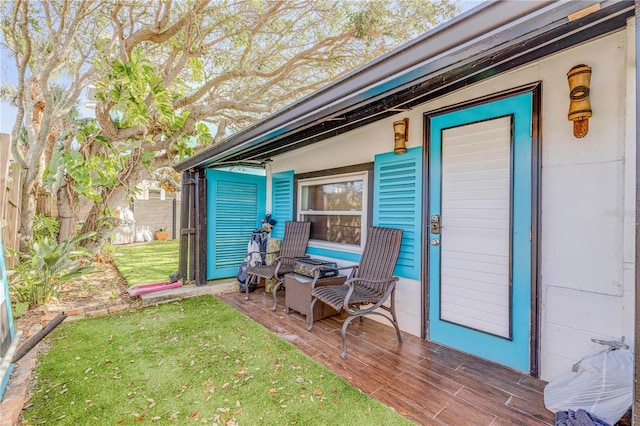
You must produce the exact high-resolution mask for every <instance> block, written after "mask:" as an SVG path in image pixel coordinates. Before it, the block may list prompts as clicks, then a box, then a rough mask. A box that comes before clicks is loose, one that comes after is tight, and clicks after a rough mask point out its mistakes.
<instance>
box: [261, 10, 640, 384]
mask: <svg viewBox="0 0 640 426" xmlns="http://www.w3.org/2000/svg"><path fill="white" fill-rule="evenodd" d="M634 31H635V30H634V28H633V21H632V20H630V21H629V27H628V28H627V31H620V32H617V33H614V34H612V35H608V36H606V37H603V38H600V39H597V40H594V41H591V42H589V43H587V44H583V45H581V46H578V47H575V48H572V49H570V50H567V51H564V52H562V53H559V54H556V55H553V56H551V57H548V58H546V59H544V60H541V61H538V62H536V63H532V64H529V65H527V66H523V67H521V68H519V69H518V70H516V71H513V72H509V73H506V74H503V75H500V76H497V77H495V78H492V79H489V80H486V81H484V82H482V83H479V84H476V85H474V86H470V87H468V88H466V89H464V90H460V91H457V92H455V93H452V94H451V95H448V96H445V97H442V98H439V99H437V100H435V101H432V102H429V103H427V104H424V105H421V106H419V107H417V108H415V109H414V110H412V111H410V112H407V113H401V114H398V115H397V116H394V117H393V118H389V119H387V120H383V121H381V122H377V123H374V124H371V125H368V126H364V127H361V128H359V129H356V130H354V131H351V132H349V133H346V134H343V135H340V136H338V137H335V138H332V139H330V140H327V141H324V142H322V143H318V144H315V145H312V146H310V147H307V148H305V149H301V150H298V151H295V152H290V153H287V154H285V155H282V156H279V157H277V158H274V161H273V163H272V165H271V171H272V172H274V173H275V172H280V171H287V170H295V172H296V173H304V172H311V171H317V170H323V169H329V168H335V167H341V166H349V165H353V164H359V163H366V162H372V161H373V158H374V155H376V154H379V153H382V152H389V151H391V150H392V149H393V132H392V126H391V122H392V121H393V120H396V119H398V118H400V117H409V118H410V127H409V143H408V146H409V147H416V146H421V145H422V144H423V140H424V119H423V115H424V113H425V112H428V111H432V110H436V109H439V108H442V107H447V106H451V105H455V104H457V103H460V102H462V101H468V100H470V99H474V98H478V97H481V96H486V95H491V94H494V93H497V92H500V91H503V90H506V89H511V88H514V87H518V86H521V85H524V84H528V83H532V82H536V81H541V82H542V112H541V120H542V132H541V136H542V163H541V164H542V168H541V199H540V204H541V231H540V233H541V234H540V253H541V256H540V259H539V263H540V265H539V266H540V276H541V282H540V285H541V289H540V295H541V297H542V303H541V312H540V322H541V324H540V325H541V329H540V339H541V341H540V347H541V354H540V356H541V358H540V359H541V365H540V367H541V370H540V371H541V376H542V378H543V379H547V380H549V379H552V378H554V377H556V376H557V375H559V374H561V373H563V372H566V371H568V370H569V369H570V367H571V365H572V364H574V363H575V362H576V361H578V360H579V359H581V358H582V357H583V356H585V355H587V354H589V353H593V352H594V351H597V350H599V347H598V345H596V344H594V343H592V342H591V341H590V338H592V337H597V338H607V339H611V338H615V339H617V338H620V336H622V335H624V336H626V339H627V342H629V343H632V339H633V336H634V333H633V330H634V329H633V324H634V297H633V295H634V287H635V278H634V259H635V241H634V232H635V231H634V230H635V224H634V223H635V207H634V205H635V162H634V161H626V162H625V158H628V159H631V160H633V159H635V133H634V129H635V106H634V105H635V99H634V94H635V45H634ZM582 63H584V64H587V65H590V66H591V67H592V70H593V74H592V79H591V102H592V107H593V117H592V118H591V119H590V120H589V134H588V135H587V136H586V137H585V138H583V139H576V138H574V137H573V135H572V126H571V122H569V121H568V120H567V110H568V84H567V77H566V73H567V71H569V69H570V68H571V67H572V66H574V65H577V64H582ZM267 199H268V200H270V197H268V198H267ZM270 208H271V207H270V206H267V210H270ZM420 297H421V296H420V282H419V281H416V280H408V279H401V280H400V282H399V285H398V292H397V299H396V300H397V310H398V311H399V322H400V325H401V328H402V329H403V330H404V331H407V332H409V333H412V334H415V335H420V330H421V327H422V325H421V315H420V312H421V310H422V309H423V303H422V302H421V300H420Z"/></svg>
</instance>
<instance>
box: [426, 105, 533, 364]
mask: <svg viewBox="0 0 640 426" xmlns="http://www.w3.org/2000/svg"><path fill="white" fill-rule="evenodd" d="M532 96H533V95H532V94H531V93H526V94H521V95H517V96H512V97H509V98H505V99H501V100H497V101H493V102H488V103H484V104H480V105H476V106H472V107H468V108H465V109H462V110H456V111H453V112H449V113H443V114H441V115H435V116H431V117H429V126H428V132H429V217H428V221H429V228H430V229H429V245H428V247H429V254H428V256H429V258H428V265H429V271H428V277H429V315H428V321H429V324H428V328H429V338H430V340H432V341H435V342H439V343H442V344H444V345H446V346H450V347H453V348H456V349H459V350H462V351H464V352H467V353H471V354H474V355H477V356H479V357H482V358H485V359H488V360H491V361H495V362H497V363H500V364H502V365H506V366H509V367H512V368H515V369H517V370H520V371H523V372H529V371H530V356H531V355H530V354H531V350H530V337H531V336H530V334H531V268H532V264H531V250H532V249H531V234H530V232H531V200H532V198H531V197H532V161H531V160H532V137H531V129H532V125H531V122H532Z"/></svg>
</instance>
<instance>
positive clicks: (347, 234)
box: [302, 215, 362, 245]
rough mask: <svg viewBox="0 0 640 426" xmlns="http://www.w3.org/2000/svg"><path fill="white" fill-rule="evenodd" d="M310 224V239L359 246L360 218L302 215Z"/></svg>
mask: <svg viewBox="0 0 640 426" xmlns="http://www.w3.org/2000/svg"><path fill="white" fill-rule="evenodd" d="M302 220H306V221H309V222H311V239H312V240H322V241H330V242H334V243H342V244H354V245H360V237H361V235H360V230H361V227H360V225H361V220H362V219H361V217H360V216H338V215H326V216H325V215H302Z"/></svg>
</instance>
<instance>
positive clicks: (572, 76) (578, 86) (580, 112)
mask: <svg viewBox="0 0 640 426" xmlns="http://www.w3.org/2000/svg"><path fill="white" fill-rule="evenodd" d="M567 80H568V81H569V90H570V92H569V99H570V100H571V103H570V104H569V115H568V118H569V120H571V121H573V136H575V137H576V138H583V137H585V136H586V135H587V133H588V132H589V117H591V115H592V112H591V98H590V88H589V86H590V84H591V67H590V66H588V65H584V64H580V65H576V66H575V67H573V68H571V69H570V70H569V72H568V73H567Z"/></svg>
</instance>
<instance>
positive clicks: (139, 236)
mask: <svg viewBox="0 0 640 426" xmlns="http://www.w3.org/2000/svg"><path fill="white" fill-rule="evenodd" d="M142 242H144V230H143V229H142V226H139V225H138V226H136V243H142Z"/></svg>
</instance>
